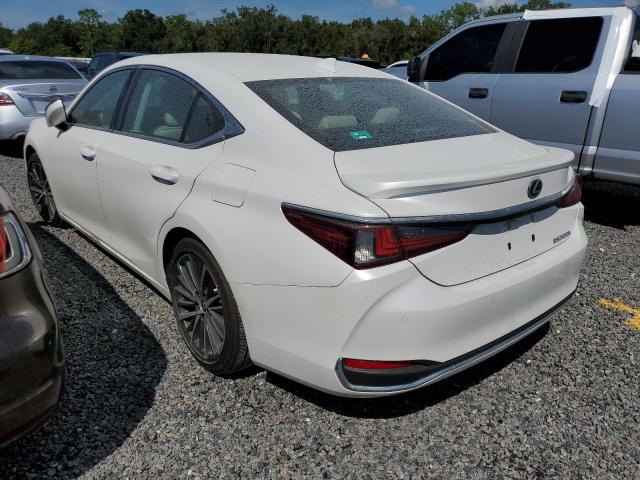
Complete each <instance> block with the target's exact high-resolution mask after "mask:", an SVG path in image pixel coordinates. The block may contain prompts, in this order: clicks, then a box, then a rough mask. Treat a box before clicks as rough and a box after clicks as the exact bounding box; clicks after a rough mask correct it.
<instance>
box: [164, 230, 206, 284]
mask: <svg viewBox="0 0 640 480" xmlns="http://www.w3.org/2000/svg"><path fill="white" fill-rule="evenodd" d="M185 238H193V239H194V240H197V241H198V242H200V243H202V244H203V245H204V246H205V247H206V246H207V244H206V243H205V242H204V241H203V240H202V239H201V238H200V237H198V235H196V234H195V233H193V232H192V231H191V230H189V229H187V228H183V227H173V228H171V230H169V231H168V232H167V234H166V235H165V237H164V240H163V241H162V250H161V252H162V256H161V258H162V268H163V270H164V271H165V275H166V270H167V266H168V265H169V262H170V261H171V256H172V254H173V251H174V250H175V248H176V245H178V243H179V242H180V241H181V240H184V239H185ZM207 248H208V247H207Z"/></svg>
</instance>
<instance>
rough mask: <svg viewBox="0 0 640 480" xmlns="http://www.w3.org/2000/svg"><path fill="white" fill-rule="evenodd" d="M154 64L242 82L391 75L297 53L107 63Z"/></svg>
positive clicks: (193, 55) (181, 55)
mask: <svg viewBox="0 0 640 480" xmlns="http://www.w3.org/2000/svg"><path fill="white" fill-rule="evenodd" d="M126 65H157V66H164V67H167V68H173V69H175V70H178V71H184V73H185V74H189V72H193V71H202V70H203V69H204V70H209V71H212V70H215V71H218V72H219V73H224V74H226V75H228V76H232V77H234V78H235V79H236V80H239V81H241V82H249V81H255V80H275V79H284V78H313V77H374V78H391V77H389V75H387V74H385V73H381V72H378V71H377V70H374V69H372V68H369V67H364V66H361V65H357V64H355V63H349V62H341V61H336V60H335V59H333V58H324V59H319V58H316V57H301V56H296V55H275V54H266V53H175V54H166V55H145V56H141V57H134V58H129V59H126V60H122V61H120V62H118V64H117V65H115V66H112V67H110V69H112V68H118V67H124V66H126Z"/></svg>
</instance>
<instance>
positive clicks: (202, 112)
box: [182, 94, 224, 143]
mask: <svg viewBox="0 0 640 480" xmlns="http://www.w3.org/2000/svg"><path fill="white" fill-rule="evenodd" d="M223 128H224V116H223V115H222V113H220V111H219V110H218V109H217V108H215V107H214V106H213V105H211V102H209V101H208V100H207V99H206V98H205V97H204V95H202V94H199V95H198V98H197V99H196V102H195V103H194V105H193V110H192V111H191V114H190V116H189V122H188V123H187V127H186V128H185V131H184V137H183V139H182V140H183V141H184V142H185V143H195V142H199V141H200V140H203V139H205V138H207V137H210V136H211V135H213V134H214V133H217V132H219V131H220V130H222V129H223Z"/></svg>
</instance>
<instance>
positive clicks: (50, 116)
mask: <svg viewBox="0 0 640 480" xmlns="http://www.w3.org/2000/svg"><path fill="white" fill-rule="evenodd" d="M44 116H45V118H46V119H47V126H48V127H60V126H62V125H64V124H65V123H66V122H67V111H66V110H65V108H64V103H62V100H60V99H57V100H54V101H53V102H51V103H50V104H49V105H47V108H46V110H45V111H44Z"/></svg>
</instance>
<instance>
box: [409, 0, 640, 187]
mask: <svg viewBox="0 0 640 480" xmlns="http://www.w3.org/2000/svg"><path fill="white" fill-rule="evenodd" d="M639 42H640V19H639V17H638V14H637V13H636V12H635V11H634V10H632V9H630V8H628V7H611V8H583V9H566V10H546V11H526V12H524V13H521V14H514V15H502V16H497V17H489V18H483V19H480V20H475V21H472V22H469V23H467V24H465V25H463V26H462V27H460V28H458V29H457V30H455V31H453V32H452V33H451V34H449V35H448V36H446V37H444V38H443V39H442V40H440V41H439V42H437V43H435V44H434V45H432V46H431V47H430V48H429V49H427V50H426V51H425V52H424V53H422V54H421V55H420V56H418V57H415V58H414V59H412V60H411V61H410V62H409V65H408V67H407V76H408V79H409V80H410V81H412V82H416V83H420V84H421V85H423V86H424V87H425V88H426V89H428V90H430V91H432V92H434V93H436V94H437V95H440V96H442V97H444V98H446V99H448V100H450V101H452V102H454V103H456V104H458V105H460V106H461V107H463V108H465V109H466V110H469V111H470V112H472V113H474V114H476V115H478V116H479V117H482V118H484V119H485V120H488V121H489V122H491V123H493V124H494V125H496V126H498V127H500V128H502V129H504V130H506V131H508V132H510V133H512V134H514V135H517V136H519V137H521V138H524V139H527V140H530V141H532V142H534V143H538V144H542V145H551V146H556V147H562V148H567V149H569V150H572V151H573V152H574V153H575V154H576V163H575V167H576V168H577V169H578V171H579V172H580V173H582V174H585V175H591V176H593V177H595V178H602V179H607V180H614V181H620V182H627V183H635V184H640V45H639Z"/></svg>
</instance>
